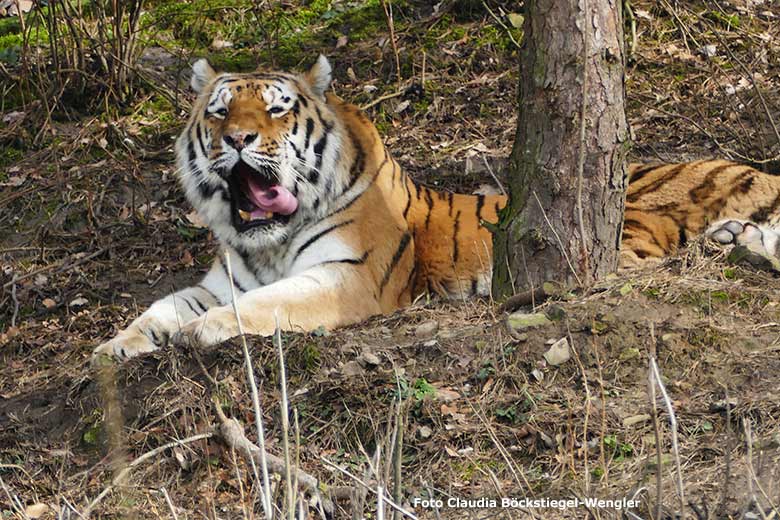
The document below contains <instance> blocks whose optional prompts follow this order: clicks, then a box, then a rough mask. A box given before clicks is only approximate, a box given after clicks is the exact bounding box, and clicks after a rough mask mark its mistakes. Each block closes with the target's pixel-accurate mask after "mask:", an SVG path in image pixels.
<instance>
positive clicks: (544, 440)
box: [537, 431, 555, 448]
mask: <svg viewBox="0 0 780 520" xmlns="http://www.w3.org/2000/svg"><path fill="white" fill-rule="evenodd" d="M537 433H538V434H539V439H541V441H542V443H543V444H544V445H545V446H546V447H547V448H554V447H555V442H554V441H553V439H552V437H550V436H549V435H547V434H546V433H544V432H543V431H539V432H537Z"/></svg>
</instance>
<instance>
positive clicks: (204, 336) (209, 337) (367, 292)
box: [181, 265, 381, 346]
mask: <svg viewBox="0 0 780 520" xmlns="http://www.w3.org/2000/svg"><path fill="white" fill-rule="evenodd" d="M369 278H370V277H368V276H365V274H364V273H362V272H361V271H359V270H358V269H355V268H353V267H352V266H345V265H327V266H317V267H313V268H311V269H308V270H307V271H305V272H303V273H301V274H298V275H295V276H292V277H290V278H284V279H282V280H279V281H277V282H275V283H272V284H270V285H266V286H263V287H260V288H257V289H253V290H251V291H249V292H247V293H246V294H244V295H242V296H241V297H240V298H238V300H237V303H236V305H237V308H238V314H239V316H240V319H241V325H242V330H243V332H244V333H246V334H256V335H263V336H270V335H272V334H273V333H274V330H275V329H276V323H277V319H278V323H279V327H280V328H281V329H282V330H291V331H311V330H316V329H317V328H318V327H321V326H324V327H325V328H328V329H331V328H335V327H339V326H343V325H348V324H351V323H356V322H359V321H362V320H364V319H366V318H368V317H370V316H374V315H376V314H380V313H381V308H380V306H379V303H378V301H377V299H376V297H375V292H374V291H373V290H372V287H371V286H372V282H371V280H370V279H369ZM238 334H239V330H238V323H237V321H236V314H235V312H234V310H233V307H232V305H231V304H227V305H225V306H222V307H218V308H216V309H213V310H210V311H209V312H208V313H207V314H205V315H203V316H201V317H199V318H196V319H195V320H193V321H191V322H190V323H188V324H187V325H185V326H184V327H183V328H182V334H181V338H182V339H184V340H186V341H189V342H190V343H191V344H194V345H196V346H209V345H214V344H217V343H220V342H222V341H225V340H227V339H229V338H232V337H235V336H238Z"/></svg>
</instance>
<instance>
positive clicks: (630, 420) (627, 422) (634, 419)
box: [623, 413, 650, 427]
mask: <svg viewBox="0 0 780 520" xmlns="http://www.w3.org/2000/svg"><path fill="white" fill-rule="evenodd" d="M649 420H650V416H649V415H647V414H646V413H643V414H640V415H632V416H631V417H626V418H625V419H623V426H626V427H629V426H633V425H635V424H639V423H643V422H646V421H649Z"/></svg>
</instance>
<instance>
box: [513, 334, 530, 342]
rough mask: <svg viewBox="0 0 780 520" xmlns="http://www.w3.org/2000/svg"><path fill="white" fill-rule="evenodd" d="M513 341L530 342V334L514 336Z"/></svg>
mask: <svg viewBox="0 0 780 520" xmlns="http://www.w3.org/2000/svg"><path fill="white" fill-rule="evenodd" d="M512 339H514V340H515V341H520V342H522V341H528V334H526V333H525V332H521V333H520V334H513V335H512Z"/></svg>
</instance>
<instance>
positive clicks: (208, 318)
mask: <svg viewBox="0 0 780 520" xmlns="http://www.w3.org/2000/svg"><path fill="white" fill-rule="evenodd" d="M236 336H238V324H237V322H236V317H235V314H234V313H233V310H232V309H229V308H227V307H224V308H217V309H210V310H209V312H207V313H206V314H204V315H203V316H201V317H200V318H196V319H194V320H192V321H190V322H188V323H187V324H186V325H184V326H183V327H182V328H181V331H179V332H177V333H176V334H174V335H173V338H172V342H173V343H174V344H175V345H180V346H189V347H208V346H211V345H217V344H219V343H222V342H223V341H226V340H228V339H230V338H234V337H236Z"/></svg>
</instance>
